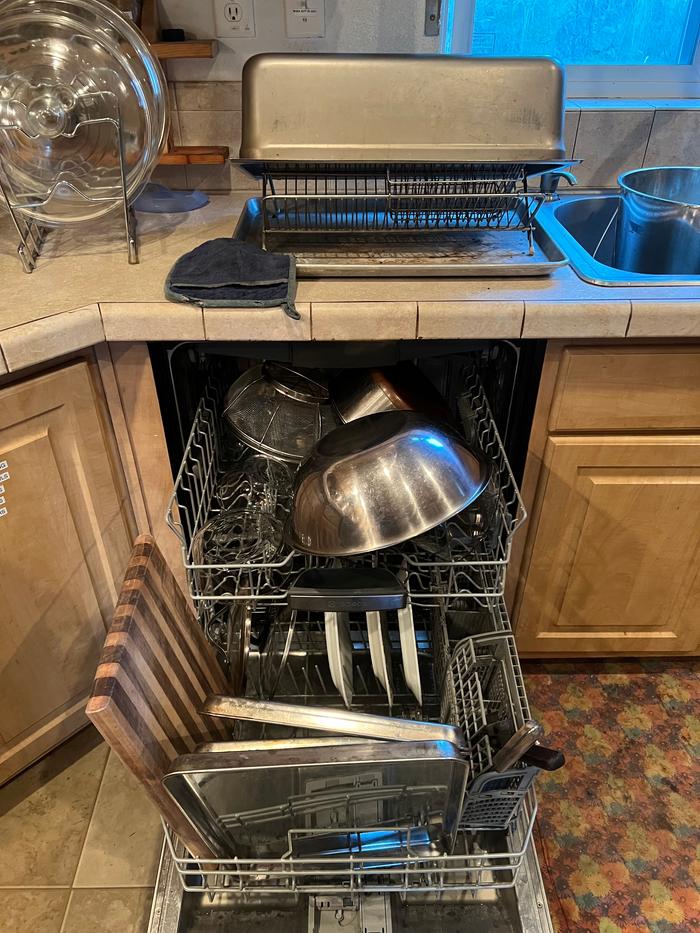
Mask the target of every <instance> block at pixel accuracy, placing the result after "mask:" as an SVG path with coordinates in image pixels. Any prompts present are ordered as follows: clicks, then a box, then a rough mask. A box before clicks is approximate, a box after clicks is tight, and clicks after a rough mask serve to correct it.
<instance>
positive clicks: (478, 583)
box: [166, 368, 526, 608]
mask: <svg viewBox="0 0 700 933" xmlns="http://www.w3.org/2000/svg"><path fill="white" fill-rule="evenodd" d="M458 409H459V412H460V415H461V418H462V422H463V424H464V429H465V434H466V436H467V439H468V440H470V441H471V442H472V443H473V444H475V445H477V446H478V447H480V448H481V450H483V452H484V453H485V454H486V455H487V456H488V457H489V458H490V459H491V461H492V462H493V464H494V474H493V475H494V480H493V483H492V486H491V488H490V490H489V491H488V492H487V498H488V502H487V503H486V504H485V506H484V507H485V508H488V509H489V510H490V512H491V513H492V514H491V521H490V530H489V533H488V534H487V535H485V536H483V537H479V538H472V537H470V536H469V535H465V534H464V530H463V527H462V526H460V524H459V520H455V521H453V522H448V523H446V524H444V525H441V526H439V527H438V528H436V529H434V530H433V531H431V532H429V533H428V534H427V535H423V536H421V538H419V539H414V540H413V541H411V542H407V543H405V544H403V545H401V546H400V547H399V548H388V549H386V550H383V551H378V552H375V553H374V554H372V555H369V556H367V557H363V558H358V560H357V561H355V562H360V563H362V562H365V563H366V562H371V563H373V564H375V565H377V566H385V567H388V568H389V569H392V570H397V569H399V568H400V567H405V569H406V570H407V575H408V581H407V584H408V589H409V592H410V594H411V599H412V602H413V604H414V605H416V606H420V607H428V608H429V607H433V606H438V605H440V606H446V607H447V608H449V607H450V606H455V607H458V606H459V605H460V602H461V601H462V600H463V599H464V598H465V597H469V598H477V599H481V600H482V601H485V600H487V599H488V598H489V597H494V596H499V595H502V594H503V592H504V589H505V575H506V567H507V564H508V559H509V557H510V550H511V542H512V537H513V534H514V533H515V531H516V530H517V529H518V528H519V527H520V525H521V524H522V523H523V521H524V520H525V515H526V513H525V509H524V506H523V502H522V499H521V496H520V492H519V490H518V487H517V484H516V482H515V479H514V477H513V473H512V471H511V468H510V465H509V463H508V459H507V457H506V454H505V451H504V449H503V444H502V442H501V438H500V436H499V433H498V429H497V427H496V424H495V421H494V419H493V416H492V414H491V409H490V407H489V403H488V401H487V399H486V396H485V394H484V390H483V387H482V385H481V381H480V379H479V376H478V374H477V373H476V372H475V371H474V370H471V369H469V368H466V369H465V371H464V374H463V380H462V385H461V392H460V397H459V400H458ZM219 411H220V401H219V397H218V393H217V392H216V391H215V390H214V389H213V388H209V389H208V390H207V391H206V392H205V394H204V396H203V398H202V399H201V401H200V404H199V406H198V408H197V412H196V415H195V419H194V424H193V426H192V430H191V432H190V435H189V438H188V441H187V444H186V449H185V453H184V456H183V460H182V464H181V466H180V469H179V471H178V474H177V478H176V481H175V489H174V492H173V495H172V497H171V500H170V502H169V505H168V511H167V515H166V520H167V522H168V524H169V526H170V527H171V528H172V530H173V531H174V532H175V534H177V536H178V538H179V540H180V544H181V548H182V554H183V561H184V565H185V569H186V571H187V577H188V581H189V585H190V593H191V596H192V599H193V601H194V602H195V604H196V605H200V606H201V604H204V603H219V602H231V601H235V600H246V599H247V600H251V599H252V600H253V601H254V602H255V603H256V605H257V607H258V608H260V607H261V606H262V605H268V606H283V605H285V603H286V599H287V591H288V589H289V586H290V583H291V581H292V580H293V579H294V577H295V576H296V575H297V574H298V573H299V572H300V571H301V570H303V569H305V568H308V567H312V566H319V565H320V564H323V563H324V559H322V558H316V557H309V556H308V555H303V554H299V553H298V552H295V551H293V550H290V549H289V548H287V547H286V546H285V545H283V544H281V543H280V547H279V549H278V550H277V553H276V554H275V555H274V557H273V558H272V559H265V558H262V559H257V560H241V561H237V560H235V559H234V560H227V561H225V562H220V563H214V562H207V561H206V560H201V559H197V548H196V545H195V544H194V542H196V540H197V534H198V533H199V532H200V531H201V529H202V527H203V526H204V524H205V523H206V522H207V520H209V519H210V518H212V517H213V516H214V515H216V514H217V511H218V508H219V506H218V502H217V499H216V494H215V493H216V488H217V483H218V482H219V480H220V478H221V476H222V474H223V473H224V472H225V470H226V468H227V467H229V466H230V457H231V451H232V450H233V456H234V458H235V456H236V455H237V454H236V451H237V450H238V451H239V452H240V448H236V447H235V445H233V446H232V445H231V443H230V440H227V439H226V438H225V435H224V427H223V426H222V423H221V418H220V414H219ZM227 458H228V459H227ZM348 562H349V563H352V562H353V560H352V559H350V560H349V561H348Z"/></svg>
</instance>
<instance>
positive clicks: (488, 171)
mask: <svg viewBox="0 0 700 933" xmlns="http://www.w3.org/2000/svg"><path fill="white" fill-rule="evenodd" d="M265 169H266V170H265V171H264V172H263V173H262V198H261V208H262V226H261V244H262V247H263V249H266V248H268V247H270V246H271V245H272V244H271V238H272V237H274V235H275V234H285V235H287V234H294V235H303V234H319V233H323V234H326V235H333V236H342V237H347V236H357V235H370V236H373V237H377V238H379V240H380V242H381V238H382V237H384V236H386V235H389V234H390V235H392V236H393V235H396V234H398V235H409V236H411V235H417V234H428V235H430V234H444V233H450V232H451V233H454V232H459V233H468V232H470V231H476V230H484V229H491V230H504V229H505V230H524V231H525V232H526V233H527V238H528V251H529V253H530V255H532V253H533V252H534V246H533V220H534V217H535V215H536V213H537V211H538V210H539V208H540V206H541V205H542V203H543V201H544V200H545V198H546V195H545V194H543V193H541V192H539V191H529V190H528V171H529V170H531V167H529V166H526V165H524V164H522V163H518V162H511V163H466V164H452V165H450V164H443V163H436V164H424V165H421V164H413V163H406V164H388V165H387V164H375V165H371V164H369V165H368V164H362V165H357V164H345V165H338V164H333V163H328V164H325V165H324V164H317V163H300V164H297V165H293V166H290V165H283V166H274V165H269V166H266V167H265Z"/></svg>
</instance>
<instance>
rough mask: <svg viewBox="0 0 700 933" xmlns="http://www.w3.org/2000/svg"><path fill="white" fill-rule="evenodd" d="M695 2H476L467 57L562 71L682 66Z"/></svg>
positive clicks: (691, 40)
mask: <svg viewBox="0 0 700 933" xmlns="http://www.w3.org/2000/svg"><path fill="white" fill-rule="evenodd" d="M699 20H700V0H538V2H534V0H476V10H475V17H474V33H473V43H472V54H473V55H516V56H518V55H546V56H549V57H551V58H556V59H558V60H559V61H560V62H562V63H564V64H566V65H688V64H691V63H692V61H693V55H694V53H695V47H696V44H697V38H698V25H699Z"/></svg>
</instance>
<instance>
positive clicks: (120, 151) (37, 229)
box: [0, 92, 139, 273]
mask: <svg viewBox="0 0 700 933" xmlns="http://www.w3.org/2000/svg"><path fill="white" fill-rule="evenodd" d="M88 96H94V95H86V97H88ZM99 96H100V97H101V98H104V97H107V96H110V97H112V96H113V95H111V94H109V92H102V93H101V94H100V95H99ZM114 107H115V111H116V115H115V116H112V117H110V116H105V117H94V118H88V119H85V120H80V121H79V122H78V123H76V125H75V126H74V127H73V129H72V130H71V131H70V132H68V133H63V134H61V135H62V136H65V137H66V138H69V139H72V138H73V137H75V135H76V133H77V132H78V130H79V129H80V128H81V127H84V126H88V125H94V124H105V125H107V126H111V127H112V128H113V129H114V139H115V151H116V153H117V157H118V163H119V185H118V187H117V189H116V190H114V192H113V193H111V194H108V193H102V194H98V195H94V196H90V195H87V194H85V192H83V191H81V190H80V189H78V188H77V187H76V186H75V184H74V183H73V182H72V181H70V180H69V179H68V178H67V177H64V175H63V173H59V174H58V176H57V177H56V178H55V179H54V181H53V183H52V185H51V187H50V188H49V190H48V192H42V194H41V195H40V196H39V197H37V198H34V199H32V200H28V199H25V200H24V202H23V203H21V202H19V201H18V198H17V196H16V193H15V192H14V191H13V190H12V185H11V183H10V181H9V178H8V176H7V170H6V169H4V168H3V167H2V162H1V161H0V198H1V199H2V203H3V204H4V205H5V207H6V208H7V212H8V213H9V215H10V219H11V221H12V225H13V227H14V229H15V232H16V233H17V236H18V237H19V243H18V245H17V254H18V256H19V258H20V260H21V262H22V266H23V268H24V271H25V272H27V273H31V272H33V271H34V269H35V268H36V263H37V261H38V259H39V256H40V255H41V250H42V247H43V245H44V242H45V240H46V237H47V235H48V232H49V230H50V229H51V228H50V227H47V226H45V225H42V224H39V223H38V222H37V221H36V220H35V219H34V218H30V217H25V216H24V214H23V208H37V207H42V206H43V205H45V204H47V203H48V202H49V201H50V200H51V198H52V197H53V196H54V195H55V194H56V193H57V192H58V191H59V190H61V189H62V188H63V189H70V190H71V191H72V192H73V193H74V194H76V195H77V196H78V197H79V198H82V199H83V200H85V201H88V202H91V203H104V202H113V203H119V204H121V208H122V210H121V216H122V219H123V222H124V233H125V242H126V252H127V257H128V261H129V263H130V264H131V265H134V264H136V263H138V261H139V256H138V243H137V239H136V216H135V214H134V211H133V209H132V208H131V207H130V205H129V199H128V192H127V180H126V157H125V149H124V133H123V129H122V122H121V114H120V112H119V106H118V103H117V102H116V100H114ZM0 131H1V132H3V133H11V132H17V133H21V134H22V135H23V136H25V137H26V138H27V139H37V138H39V135H40V134H35V135H32V134H31V133H28V132H27V131H26V130H25V129H24V128H23V127H22V126H21V125H20V124H19V123H0ZM110 190H111V189H106V191H110Z"/></svg>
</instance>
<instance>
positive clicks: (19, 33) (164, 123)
mask: <svg viewBox="0 0 700 933" xmlns="http://www.w3.org/2000/svg"><path fill="white" fill-rule="evenodd" d="M117 118H119V119H120V122H121V127H122V138H123V143H124V162H125V172H126V180H127V193H128V196H129V198H130V199H133V198H134V197H135V196H136V195H137V194H138V192H139V190H140V188H141V187H142V186H143V185H144V184H145V183H146V181H147V180H148V177H149V175H150V172H151V170H152V168H153V166H154V165H155V162H156V159H157V157H158V153H159V151H160V148H161V146H162V144H163V142H164V140H165V137H166V135H167V130H168V106H167V84H166V81H165V77H164V75H163V72H162V69H161V67H160V65H159V63H158V61H157V59H156V58H155V57H154V56H153V54H152V52H151V51H150V48H149V46H148V43H147V42H146V40H145V39H144V37H143V36H142V35H141V33H140V32H139V31H138V30H137V29H136V28H135V27H134V26H133V25H132V24H131V23H130V22H128V20H126V19H125V18H123V17H122V16H121V15H120V14H119V13H118V12H117V11H116V10H115V9H114V8H113V7H111V6H109V5H108V4H107V3H103V2H102V0H29V2H27V0H4V2H0V158H1V159H2V165H3V169H4V172H5V176H6V179H5V180H6V183H7V188H8V195H9V197H10V200H11V202H12V204H13V205H16V207H17V209H18V210H20V211H21V212H22V213H23V214H24V215H25V216H28V217H31V218H33V219H35V220H36V221H38V222H39V223H41V224H46V225H58V224H64V223H74V222H78V221H83V220H92V219H94V218H96V217H101V216H103V215H104V214H108V213H109V212H110V211H112V210H115V209H117V208H118V207H120V202H119V201H118V196H119V190H120V178H121V175H120V164H119V151H118V146H117V134H116V132H115V123H114V122H113V121H115V120H116V119H117ZM110 121H112V122H110Z"/></svg>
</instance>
